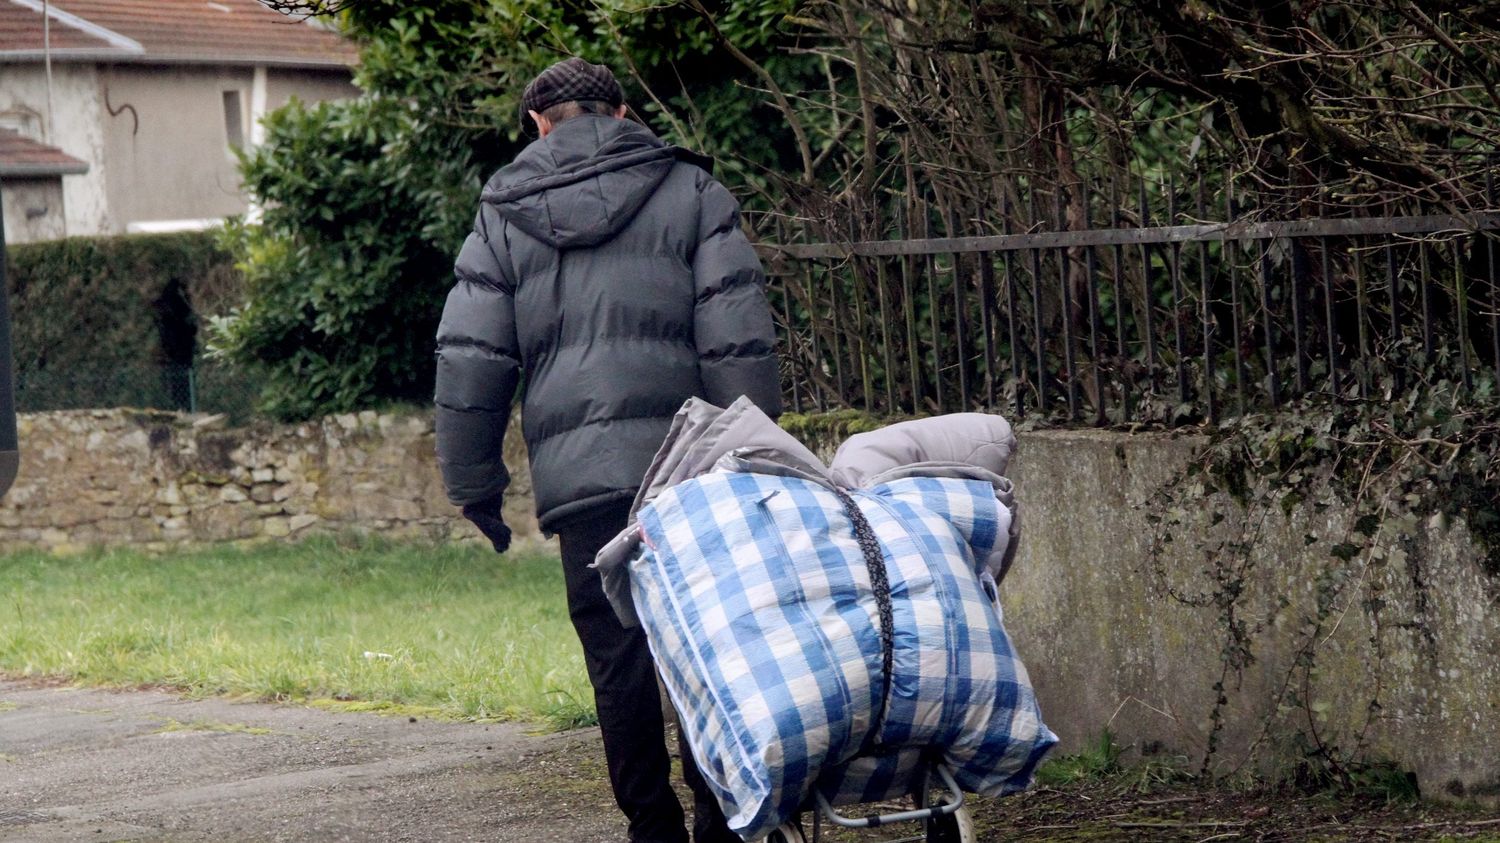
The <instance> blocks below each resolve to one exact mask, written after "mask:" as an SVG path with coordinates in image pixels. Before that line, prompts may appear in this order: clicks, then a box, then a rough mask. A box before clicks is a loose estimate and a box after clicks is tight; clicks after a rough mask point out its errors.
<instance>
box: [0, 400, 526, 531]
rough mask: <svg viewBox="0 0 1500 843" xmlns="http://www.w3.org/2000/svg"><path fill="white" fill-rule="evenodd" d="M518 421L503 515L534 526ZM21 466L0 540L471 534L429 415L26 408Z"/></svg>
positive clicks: (1, 506) (522, 526) (521, 527)
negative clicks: (439, 457)
mask: <svg viewBox="0 0 1500 843" xmlns="http://www.w3.org/2000/svg"><path fill="white" fill-rule="evenodd" d="M517 427H518V426H517V425H512V431H511V433H510V435H509V436H508V437H507V441H506V452H507V462H509V463H510V464H511V465H512V466H515V471H514V472H513V474H512V486H511V490H510V493H509V494H508V496H507V503H506V513H505V515H506V521H507V523H509V524H510V525H511V528H512V529H513V530H514V531H515V533H516V536H517V538H519V539H525V538H527V537H532V536H536V534H537V527H536V518H535V515H534V513H533V512H532V510H531V483H530V475H529V473H528V472H527V471H526V458H525V446H524V444H522V443H521V441H520V436H519V430H517V429H516V428H517ZM18 432H19V434H20V446H21V467H20V471H19V473H18V474H17V478H16V483H15V486H14V487H12V489H11V491H10V492H9V494H7V495H6V496H5V497H4V498H3V499H0V547H5V548H16V547H25V546H31V547H43V548H48V549H52V550H56V551H60V552H68V551H72V550H76V549H81V548H83V547H86V546H89V545H95V544H136V545H146V546H151V547H161V546H166V545H170V544H179V543H186V542H213V541H230V540H245V539H282V538H286V537H288V536H296V537H299V538H300V537H304V536H307V535H310V534H314V533H338V532H342V531H349V530H354V531H362V532H370V533H380V534H387V535H391V536H394V537H424V538H434V539H469V538H477V537H478V533H477V531H475V530H474V529H473V528H472V527H471V526H470V525H469V524H468V522H466V521H464V520H463V519H462V518H461V517H459V514H458V511H457V509H455V508H454V507H453V506H452V505H451V504H449V503H448V501H447V499H446V498H445V496H444V494H443V488H442V481H441V478H440V477H439V475H438V469H437V463H436V458H435V457H434V452H433V427H432V416H431V414H428V413H418V412H410V413H397V414H389V413H374V412H368V411H367V412H362V413H358V414H352V413H351V414H345V415H337V416H331V417H328V418H325V419H322V420H320V421H316V422H308V423H304V424H298V425H280V426H272V425H258V426H252V427H245V428H234V429H229V428H226V427H225V426H224V424H223V419H222V417H218V416H187V415H179V414H172V413H159V412H140V411H130V410H100V411H73V412H54V413H35V414H24V415H22V416H21V417H20V419H19V425H18Z"/></svg>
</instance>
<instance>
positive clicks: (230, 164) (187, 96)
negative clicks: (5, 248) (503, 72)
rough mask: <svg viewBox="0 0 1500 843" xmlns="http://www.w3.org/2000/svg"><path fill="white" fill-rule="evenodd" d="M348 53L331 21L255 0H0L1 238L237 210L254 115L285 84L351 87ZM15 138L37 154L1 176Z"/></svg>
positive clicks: (116, 228)
mask: <svg viewBox="0 0 1500 843" xmlns="http://www.w3.org/2000/svg"><path fill="white" fill-rule="evenodd" d="M356 58H357V51H356V49H355V47H354V45H353V44H352V43H350V42H349V41H348V40H347V39H345V38H343V37H341V36H340V35H338V34H337V33H335V32H332V31H330V30H328V29H326V28H323V27H321V26H319V25H317V24H316V22H311V21H303V20H297V19H294V18H290V17H287V16H285V15H282V14H280V13H278V12H275V11H272V10H271V9H269V8H267V7H266V6H263V5H261V4H260V3H259V2H257V0H211V1H210V0H52V1H51V2H49V1H48V0H0V133H4V134H0V189H3V190H4V192H5V194H6V200H5V212H6V219H5V230H6V235H7V241H8V242H23V241H25V240H28V239H31V240H34V239H47V238H51V237H59V236H77V235H92V234H121V233H126V232H134V231H163V230H174V229H183V228H201V227H205V226H207V225H210V224H212V223H214V222H217V221H219V220H222V219H223V218H225V217H227V216H231V215H235V214H244V213H246V212H247V211H249V210H251V207H250V201H249V198H248V197H247V196H246V195H245V194H244V193H243V191H242V190H241V187H240V178H239V173H238V169H237V165H236V150H241V149H247V148H250V147H253V146H255V145H256V144H258V143H259V142H260V141H261V130H260V119H261V117H263V116H264V115H265V114H266V113H267V112H268V111H270V110H272V109H275V108H278V107H280V106H282V105H284V104H286V103H287V102H288V101H289V100H291V99H292V98H293V97H296V98H298V99H301V100H303V101H306V102H315V101H320V100H329V99H340V98H345V97H352V96H355V95H356V94H357V93H358V90H357V89H356V88H355V87H354V86H353V85H352V84H351V82H350V78H351V72H352V70H351V69H352V67H353V65H354V63H355V60H356ZM7 137H9V138H11V141H10V143H9V144H7V143H5V141H4V139H5V138H7ZM16 138H19V139H20V140H19V141H17V140H16ZM22 144H27V150H28V151H27V152H26V155H27V156H29V157H30V159H37V158H45V159H47V160H50V161H52V162H53V163H52V166H51V167H50V169H48V168H46V167H43V168H41V169H42V170H45V172H36V174H35V175H33V176H31V177H30V179H29V182H28V183H26V184H22V181H23V180H22V178H21V177H20V176H18V175H10V174H8V173H10V172H12V171H21V170H27V168H26V167H22V166H20V165H21V163H22V162H21V157H22V154H21V152H20V151H19V147H20V146H21V145H22ZM13 147H14V148H15V149H12V148H13ZM7 150H10V151H9V152H8V151H7ZM7 156H9V157H7ZM64 159H66V160H64ZM36 170H38V168H37V167H31V168H30V171H36ZM41 182H47V183H48V184H42V183H41ZM12 192H15V193H18V194H26V196H24V197H23V196H18V197H17V198H16V199H15V200H14V201H13V200H12V199H11V198H10V194H11V193H12ZM42 193H47V194H48V195H49V196H52V195H54V194H59V193H60V197H61V198H60V202H53V201H52V200H50V199H49V200H48V201H46V202H43V201H40V200H39V199H37V197H38V196H39V195H40V194H42ZM13 205H15V206H17V207H18V208H20V206H21V205H24V206H25V207H24V208H21V209H20V210H18V211H13V210H12V206H13ZM59 206H60V207H59ZM42 207H46V209H47V210H46V211H45V212H42V211H39V210H38V209H39V208H42ZM27 213H30V214H31V215H32V217H31V220H32V224H29V225H28V224H25V219H26V217H25V215H26V214H27ZM16 214H20V219H19V220H18V219H16V218H15V217H16ZM43 218H45V220H46V221H45V223H39V222H37V221H38V220H43Z"/></svg>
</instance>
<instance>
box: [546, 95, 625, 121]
mask: <svg viewBox="0 0 1500 843" xmlns="http://www.w3.org/2000/svg"><path fill="white" fill-rule="evenodd" d="M615 108H616V106H613V105H610V104H609V103H607V102H605V101H604V100H568V101H567V102H560V103H558V104H557V105H553V106H548V107H547V110H545V111H543V112H541V115H542V116H543V117H545V118H547V120H548V121H549V122H551V123H552V125H554V126H556V125H557V124H558V123H561V122H563V121H564V120H571V119H572V118H574V117H580V116H582V115H584V114H604V115H611V116H612V115H613V114H614V113H615Z"/></svg>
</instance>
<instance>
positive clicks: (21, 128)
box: [0, 108, 42, 140]
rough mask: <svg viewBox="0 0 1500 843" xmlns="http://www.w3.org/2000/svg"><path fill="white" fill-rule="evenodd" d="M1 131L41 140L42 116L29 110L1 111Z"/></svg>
mask: <svg viewBox="0 0 1500 843" xmlns="http://www.w3.org/2000/svg"><path fill="white" fill-rule="evenodd" d="M0 129H8V130H10V131H12V132H15V133H17V134H19V135H21V136H22V137H27V138H31V139H32V140H41V139H42V116H41V115H40V114H37V113H36V112H35V111H32V110H31V109H29V108H17V109H13V110H11V111H0Z"/></svg>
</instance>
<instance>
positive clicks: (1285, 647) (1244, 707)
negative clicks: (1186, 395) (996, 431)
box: [1001, 431, 1500, 804]
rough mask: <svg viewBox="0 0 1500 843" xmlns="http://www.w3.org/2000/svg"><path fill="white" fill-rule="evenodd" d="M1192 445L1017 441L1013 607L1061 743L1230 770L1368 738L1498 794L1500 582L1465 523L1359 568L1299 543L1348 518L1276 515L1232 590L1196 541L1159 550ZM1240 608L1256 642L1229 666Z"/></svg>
mask: <svg viewBox="0 0 1500 843" xmlns="http://www.w3.org/2000/svg"><path fill="white" fill-rule="evenodd" d="M1200 441H1201V440H1198V439H1196V438H1194V437H1181V438H1178V437H1172V436H1168V435H1163V434H1129V435H1126V434H1118V433H1107V432H1102V431H1051V432H1033V433H1026V434H1022V435H1021V448H1020V452H1019V454H1018V456H1017V459H1016V461H1015V463H1014V465H1013V468H1012V471H1011V477H1012V479H1013V480H1014V481H1015V483H1016V488H1017V497H1018V498H1019V499H1020V500H1021V501H1022V506H1023V510H1022V512H1023V521H1022V525H1023V534H1022V539H1021V549H1020V553H1019V555H1018V558H1017V560H1016V564H1015V567H1014V569H1013V570H1012V572H1011V574H1010V576H1009V577H1008V578H1007V579H1006V581H1005V583H1004V585H1003V587H1002V589H1001V590H1002V595H1003V597H1002V599H1003V602H1004V604H1005V608H1006V625H1007V628H1008V630H1009V631H1010V633H1011V634H1012V636H1013V637H1014V639H1015V642H1016V647H1017V650H1018V651H1019V652H1020V654H1021V656H1022V657H1023V658H1024V659H1025V660H1026V664H1027V666H1028V667H1029V668H1030V671H1031V676H1032V679H1033V681H1034V682H1035V685H1036V689H1037V696H1038V698H1039V699H1040V701H1041V703H1042V707H1043V712H1044V714H1045V716H1046V719H1047V722H1048V724H1049V725H1050V726H1052V728H1053V729H1054V730H1055V731H1057V732H1058V734H1059V735H1060V736H1061V737H1062V741H1063V742H1062V747H1061V749H1062V751H1064V752H1072V751H1077V750H1079V749H1080V748H1082V747H1083V745H1084V743H1085V742H1086V741H1089V740H1091V739H1093V738H1094V737H1096V736H1097V735H1099V734H1100V733H1101V732H1102V731H1103V730H1104V729H1106V728H1108V729H1109V730H1111V731H1112V732H1113V734H1114V735H1115V737H1116V740H1118V741H1120V742H1121V743H1122V744H1124V745H1126V746H1127V747H1129V748H1131V749H1133V750H1134V751H1135V752H1137V753H1140V754H1143V755H1157V756H1163V757H1173V758H1176V759H1179V761H1180V762H1181V763H1185V764H1186V765H1187V766H1188V768H1189V769H1190V770H1194V771H1196V770H1197V769H1199V768H1200V767H1201V766H1202V765H1203V764H1204V761H1205V757H1207V767H1208V769H1209V770H1210V771H1212V772H1214V773H1217V774H1222V775H1233V774H1235V773H1240V772H1246V773H1248V772H1259V773H1275V774H1284V773H1286V772H1288V771H1290V770H1292V769H1294V768H1295V766H1296V765H1298V764H1301V763H1307V762H1308V761H1309V759H1311V761H1312V763H1313V764H1314V765H1316V764H1317V763H1319V762H1318V760H1317V758H1316V757H1315V756H1313V755H1311V754H1310V753H1311V752H1313V751H1314V750H1316V749H1317V748H1318V747H1319V746H1320V745H1321V747H1322V748H1323V749H1325V750H1326V751H1328V752H1329V753H1330V754H1332V755H1333V756H1334V757H1336V758H1338V757H1347V756H1348V755H1349V754H1352V752H1353V751H1354V750H1356V748H1358V749H1360V750H1361V753H1362V755H1363V756H1364V758H1365V759H1368V760H1384V761H1388V762H1391V763H1394V764H1395V765H1396V766H1398V767H1399V768H1400V769H1402V770H1407V771H1412V772H1414V773H1415V774H1416V776H1417V781H1418V784H1419V786H1420V787H1421V790H1422V793H1423V794H1424V795H1427V796H1436V797H1440V798H1442V797H1447V798H1465V799H1477V800H1481V801H1485V802H1488V803H1490V804H1500V731H1497V730H1496V729H1495V724H1496V723H1500V609H1497V601H1500V581H1497V577H1496V575H1495V574H1494V573H1492V572H1487V571H1486V570H1485V565H1484V560H1483V555H1482V553H1481V551H1480V550H1479V548H1478V547H1477V546H1476V545H1474V544H1473V542H1472V541H1471V539H1470V538H1469V535H1468V533H1467V531H1466V530H1465V529H1464V526H1463V524H1462V523H1454V524H1445V523H1442V522H1441V521H1440V520H1434V521H1430V522H1428V523H1426V524H1420V525H1418V526H1417V528H1416V530H1415V534H1413V535H1409V536H1408V537H1407V538H1406V539H1405V540H1404V541H1403V542H1402V543H1401V544H1402V545H1403V546H1404V547H1405V548H1406V549H1405V550H1404V551H1403V552H1402V554H1401V555H1400V556H1396V555H1394V554H1387V556H1386V557H1385V558H1383V559H1379V560H1371V559H1356V560H1354V561H1353V563H1352V564H1351V563H1340V562H1335V561H1333V560H1332V559H1330V557H1329V556H1328V553H1327V546H1326V545H1325V544H1322V543H1319V544H1316V545H1313V546H1311V547H1309V546H1308V543H1307V542H1306V540H1305V538H1304V537H1305V536H1307V535H1309V534H1317V535H1321V536H1339V535H1344V534H1345V531H1346V530H1347V529H1348V528H1349V526H1350V525H1349V524H1348V523H1347V522H1348V516H1347V514H1346V513H1345V512H1342V511H1340V510H1339V509H1338V508H1336V507H1335V508H1329V509H1326V510H1320V508H1319V507H1316V506H1312V505H1307V506H1303V507H1299V508H1294V509H1292V510H1291V511H1290V513H1289V515H1288V516H1286V517H1284V516H1283V515H1282V514H1281V513H1279V512H1277V513H1273V514H1272V515H1271V517H1269V518H1268V519H1266V521H1265V522H1264V524H1263V528H1262V529H1261V530H1260V531H1259V534H1258V538H1257V540H1256V544H1255V546H1254V549H1253V551H1252V553H1251V555H1250V556H1249V557H1248V564H1246V565H1244V567H1243V568H1238V567H1237V568H1236V569H1235V571H1236V574H1237V576H1236V578H1235V579H1234V580H1233V581H1234V583H1235V584H1234V586H1233V587H1234V588H1235V589H1242V590H1241V591H1238V592H1237V593H1229V592H1226V591H1225V590H1224V588H1223V586H1222V585H1221V581H1220V580H1216V577H1217V576H1218V572H1217V571H1216V565H1219V564H1229V565H1234V564H1237V563H1235V562H1234V561H1233V560H1222V559H1216V558H1215V557H1213V556H1212V555H1207V554H1205V553H1204V550H1203V548H1202V547H1200V546H1199V545H1198V544H1197V543H1196V542H1195V541H1193V537H1192V536H1179V537H1177V539H1176V540H1174V541H1173V542H1172V543H1170V544H1168V545H1166V547H1165V550H1164V552H1163V555H1162V557H1161V558H1160V560H1159V562H1158V563H1153V562H1152V561H1151V559H1150V556H1149V553H1148V549H1149V537H1150V532H1149V524H1148V522H1147V520H1146V519H1147V515H1148V514H1149V507H1148V506H1147V504H1148V501H1149V500H1150V498H1151V495H1152V493H1153V492H1154V491H1155V490H1157V489H1158V488H1160V487H1161V486H1162V484H1164V483H1166V482H1168V481H1169V480H1170V479H1171V478H1172V476H1173V475H1174V474H1175V473H1176V472H1178V471H1180V470H1181V469H1182V468H1183V467H1184V466H1185V465H1186V464H1187V462H1188V460H1189V459H1190V457H1191V456H1192V454H1193V452H1194V449H1195V448H1196V447H1197V445H1198V443H1199V442H1200ZM1205 503H1207V502H1205ZM1229 517H1230V519H1234V518H1236V517H1238V516H1237V515H1235V510H1233V509H1231V510H1230V512H1229ZM1227 523H1229V522H1226V524H1227ZM1395 545H1396V543H1394V542H1393V543H1392V544H1391V547H1395ZM1240 574H1242V575H1243V576H1242V579H1240V578H1239V576H1238V575H1240ZM1226 585H1227V583H1226ZM1319 601H1325V602H1326V604H1327V608H1326V609H1320V608H1319ZM1230 602H1232V603H1233V605H1234V611H1233V622H1234V623H1238V624H1243V627H1242V629H1243V630H1244V633H1245V636H1246V640H1247V641H1248V647H1247V648H1246V649H1245V651H1244V653H1243V655H1245V656H1246V657H1247V658H1246V659H1245V663H1244V664H1242V665H1241V666H1238V667H1231V668H1229V669H1226V667H1225V661H1224V654H1225V652H1226V644H1228V643H1230V634H1229V627H1228V624H1229V623H1230V622H1231V621H1230V619H1229V616H1228V613H1227V612H1226V606H1227V605H1228V604H1229V603H1230ZM1374 606H1378V611H1379V619H1380V620H1379V622H1378V623H1376V622H1375V620H1374V618H1375V615H1373V614H1372V607H1374ZM1320 617H1321V620H1318V619H1319V618H1320ZM1231 649H1232V650H1233V651H1234V652H1236V653H1239V650H1238V648H1231ZM1221 694H1222V695H1223V701H1222V704H1220V705H1219V707H1218V710H1219V719H1220V721H1221V725H1220V726H1219V728H1218V729H1217V730H1216V729H1215V725H1214V717H1213V714H1214V711H1215V707H1216V701H1217V700H1218V698H1219V696H1220V695H1221ZM1372 702H1373V705H1372ZM1211 743H1212V744H1214V745H1215V747H1214V751H1213V752H1212V753H1211V754H1210V753H1209V752H1208V749H1209V746H1210V744H1211Z"/></svg>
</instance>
